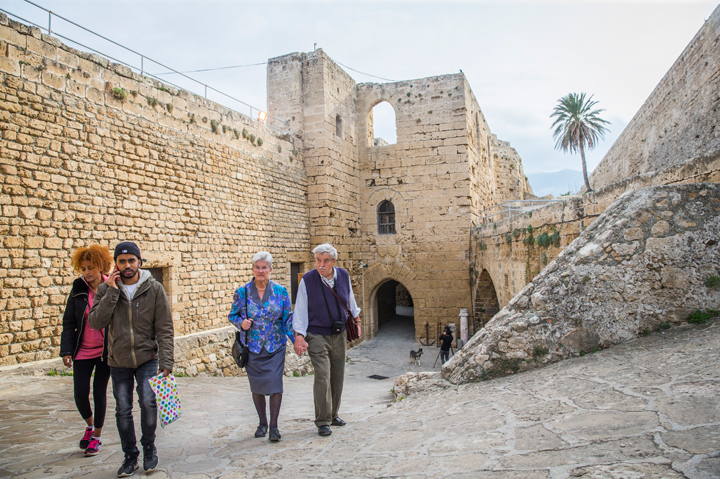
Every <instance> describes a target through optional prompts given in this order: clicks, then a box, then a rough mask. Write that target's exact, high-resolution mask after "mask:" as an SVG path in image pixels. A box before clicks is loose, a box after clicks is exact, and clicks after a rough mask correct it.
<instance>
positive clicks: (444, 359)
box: [440, 349, 450, 364]
mask: <svg viewBox="0 0 720 479" xmlns="http://www.w3.org/2000/svg"><path fill="white" fill-rule="evenodd" d="M448 359H450V351H443V350H442V349H441V350H440V364H445V363H446V362H447V361H448Z"/></svg>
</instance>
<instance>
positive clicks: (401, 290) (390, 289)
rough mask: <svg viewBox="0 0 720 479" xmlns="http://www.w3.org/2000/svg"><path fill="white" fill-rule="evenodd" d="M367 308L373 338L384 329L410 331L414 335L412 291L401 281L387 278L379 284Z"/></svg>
mask: <svg viewBox="0 0 720 479" xmlns="http://www.w3.org/2000/svg"><path fill="white" fill-rule="evenodd" d="M367 306H368V308H369V311H368V315H369V317H370V320H371V331H370V336H371V337H375V336H376V335H377V334H378V332H381V331H382V330H383V328H388V329H389V328H392V329H408V330H409V331H412V332H413V334H414V330H415V304H414V302H413V298H412V295H411V294H410V291H408V289H407V288H406V287H405V285H403V284H402V283H400V282H399V281H396V280H394V279H392V278H386V279H385V280H383V281H381V282H380V283H379V284H377V285H376V286H375V287H374V288H373V290H372V292H371V293H370V297H369V304H368V305H367Z"/></svg>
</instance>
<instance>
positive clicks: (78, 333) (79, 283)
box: [60, 278, 108, 361]
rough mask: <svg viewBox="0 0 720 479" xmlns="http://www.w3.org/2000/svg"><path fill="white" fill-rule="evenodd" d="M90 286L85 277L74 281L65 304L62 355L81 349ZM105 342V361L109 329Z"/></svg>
mask: <svg viewBox="0 0 720 479" xmlns="http://www.w3.org/2000/svg"><path fill="white" fill-rule="evenodd" d="M89 293H90V288H89V287H88V285H87V283H86V282H85V280H84V279H82V278H78V279H76V280H75V282H74V283H73V286H72V289H71V290H70V295H68V300H67V305H66V306H65V314H64V315H63V330H62V334H61V335H60V356H61V357H62V356H72V358H73V359H75V356H76V355H77V353H78V350H79V349H80V339H81V338H82V334H83V328H84V327H85V321H83V316H84V315H85V309H86V308H87V306H88V295H89ZM103 332H104V335H105V344H104V347H103V356H102V359H103V361H107V352H108V344H107V341H108V339H107V329H105V330H104V331H103Z"/></svg>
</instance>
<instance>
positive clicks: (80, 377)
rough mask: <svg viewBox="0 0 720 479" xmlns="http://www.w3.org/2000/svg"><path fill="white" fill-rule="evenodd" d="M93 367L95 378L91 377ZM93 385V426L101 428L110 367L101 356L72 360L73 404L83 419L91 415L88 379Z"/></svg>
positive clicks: (103, 421) (105, 405)
mask: <svg viewBox="0 0 720 479" xmlns="http://www.w3.org/2000/svg"><path fill="white" fill-rule="evenodd" d="M93 369H94V370H95V378H92V372H93ZM91 380H92V385H93V402H94V403H95V417H94V418H93V420H94V422H95V424H94V426H95V427H98V428H101V427H103V425H104V423H105V409H106V408H107V397H106V396H107V385H108V381H109V380H110V367H109V366H108V364H107V363H106V362H104V361H103V360H102V358H99V357H98V358H93V359H76V360H75V361H73V386H74V389H75V405H76V406H77V408H78V411H80V415H81V416H82V418H83V419H87V418H89V417H90V416H92V415H93V411H92V408H91V407H90V381H91Z"/></svg>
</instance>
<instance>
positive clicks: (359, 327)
mask: <svg viewBox="0 0 720 479" xmlns="http://www.w3.org/2000/svg"><path fill="white" fill-rule="evenodd" d="M355 326H357V328H358V338H362V324H361V323H360V321H358V322H357V323H355Z"/></svg>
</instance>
